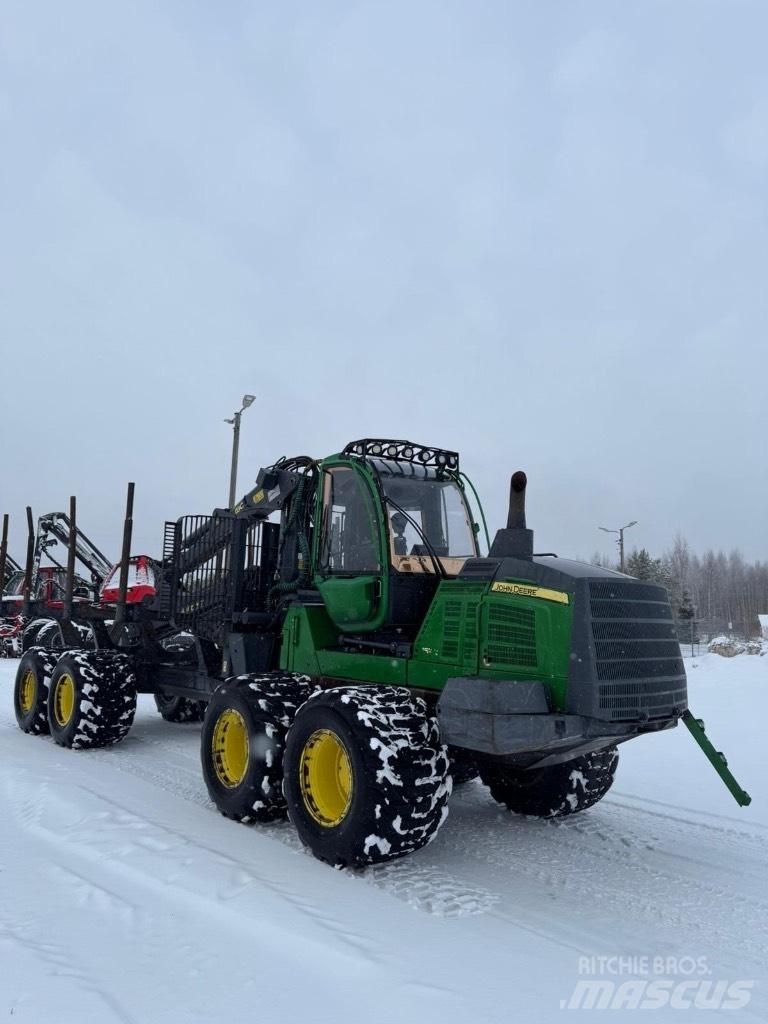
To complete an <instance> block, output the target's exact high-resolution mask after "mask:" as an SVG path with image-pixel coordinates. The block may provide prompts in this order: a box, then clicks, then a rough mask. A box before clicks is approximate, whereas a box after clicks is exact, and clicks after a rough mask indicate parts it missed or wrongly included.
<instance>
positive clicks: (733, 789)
mask: <svg viewBox="0 0 768 1024" xmlns="http://www.w3.org/2000/svg"><path fill="white" fill-rule="evenodd" d="M681 717H682V720H683V722H684V723H685V725H686V726H687V728H688V732H689V733H690V734H691V736H693V738H694V739H695V740H696V742H697V743H698V744H699V746H700V747H701V749H702V750H703V751H704V753H705V754H706V755H707V759H708V760H709V763H710V764H711V765H712V767H713V768H714V769H715V771H716V772H717V774H718V775H719V776H720V778H721V779H722V780H723V782H724V783H725V784H726V786H727V787H728V790H729V791H730V793H731V795H732V796H733V799H734V800H735V801H736V803H737V804H738V805H739V806H740V807H748V806H749V805H750V804H751V803H752V797H751V796H750V795H749V793H747V791H746V790H745V789H742V788H741V786H740V785H739V784H738V782H737V781H736V779H735V778H734V777H733V775H732V774H731V772H730V770H729V768H728V761H727V760H726V757H725V754H723V753H722V751H720V750H715V748H714V747H713V746H712V743H711V742H710V740H709V737H708V736H707V734H706V732H705V731H704V723H703V722H702V720H701V719H700V718H694V716H693V715H692V714H691V712H690V711H688V710H686V711H684V712H683V714H682V716H681Z"/></svg>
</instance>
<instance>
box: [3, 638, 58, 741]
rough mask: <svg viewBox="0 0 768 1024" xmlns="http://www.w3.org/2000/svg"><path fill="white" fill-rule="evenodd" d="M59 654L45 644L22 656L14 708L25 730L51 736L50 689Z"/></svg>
mask: <svg viewBox="0 0 768 1024" xmlns="http://www.w3.org/2000/svg"><path fill="white" fill-rule="evenodd" d="M55 665H56V657H55V656H54V655H52V654H51V653H50V651H46V650H43V648H42V647H33V648H32V649H31V650H28V651H27V652H26V653H25V654H24V655H23V656H22V659H21V662H20V663H19V667H18V669H17V671H16V682H15V685H14V688H13V710H14V711H15V712H16V721H17V722H18V723H19V728H20V729H21V730H22V731H23V732H28V733H32V734H33V735H38V736H39V735H43V736H45V735H47V734H48V732H49V731H50V730H49V728H48V690H49V688H50V685H51V675H52V674H53V670H54V667H55Z"/></svg>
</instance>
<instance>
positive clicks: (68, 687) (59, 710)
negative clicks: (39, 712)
mask: <svg viewBox="0 0 768 1024" xmlns="http://www.w3.org/2000/svg"><path fill="white" fill-rule="evenodd" d="M74 712H75V681H74V679H73V678H72V676H71V675H70V674H69V672H63V673H62V674H61V675H60V676H59V678H58V679H57V680H56V689H55V690H54V691H53V714H54V717H55V719H56V721H57V723H58V724H59V725H60V726H62V727H63V726H65V725H68V724H69V722H70V720H71V718H72V715H73V714H74Z"/></svg>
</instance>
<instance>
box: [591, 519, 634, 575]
mask: <svg viewBox="0 0 768 1024" xmlns="http://www.w3.org/2000/svg"><path fill="white" fill-rule="evenodd" d="M630 526H637V520H636V519H633V520H632V522H631V523H627V524H626V525H625V526H620V527H619V528H618V530H609V529H608V527H607V526H598V530H602V531H603V533H616V534H618V537H619V539H618V540H617V541H616V543H617V544H618V545H619V566H620V568H621V571H622V572H624V531H625V530H628V529H629V528H630Z"/></svg>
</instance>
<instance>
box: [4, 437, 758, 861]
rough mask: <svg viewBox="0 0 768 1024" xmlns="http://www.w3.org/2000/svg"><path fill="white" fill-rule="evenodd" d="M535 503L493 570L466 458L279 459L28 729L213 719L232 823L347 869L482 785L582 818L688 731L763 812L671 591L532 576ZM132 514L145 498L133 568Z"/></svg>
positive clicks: (178, 528) (414, 843) (177, 537)
mask: <svg viewBox="0 0 768 1024" xmlns="http://www.w3.org/2000/svg"><path fill="white" fill-rule="evenodd" d="M525 489H526V478H525V474H523V473H521V472H518V473H515V475H514V476H513V477H512V482H511V490H510V507H509V516H508V520H507V524H506V526H505V527H504V528H503V529H500V530H499V531H498V532H497V533H496V536H495V539H494V540H493V542H492V543H490V545H489V551H488V554H487V555H481V553H480V547H479V538H480V535H481V533H482V529H481V526H480V523H483V522H484V519H483V515H482V510H481V509H480V506H479V502H478V501H477V499H476V495H475V494H474V489H473V488H472V485H471V484H470V483H469V481H468V479H467V478H466V477H465V476H464V475H463V474H462V473H461V471H460V469H459V457H458V455H457V453H456V452H453V451H447V450H443V449H439V448H433V447H425V446H422V445H417V444H413V443H411V442H408V441H398V440H386V439H377V438H373V439H364V440H361V441H355V442H353V443H351V444H349V445H347V446H346V448H344V450H343V451H342V452H340V453H338V454H336V455H332V456H330V457H329V458H325V459H322V460H316V459H313V458H309V457H305V456H302V457H297V458H291V459H285V458H283V459H280V460H279V461H278V462H277V463H275V464H274V465H272V466H269V467H267V468H266V469H262V470H261V472H260V473H259V476H258V479H257V482H256V486H255V487H254V489H253V490H251V491H250V492H249V493H248V494H246V495H245V497H244V498H243V499H242V500H241V501H240V502H239V503H238V504H237V505H236V506H235V508H233V509H217V510H215V511H214V512H213V514H212V515H210V516H187V517H183V518H182V519H180V520H178V521H177V522H175V523H168V524H166V528H165V535H164V544H163V562H162V569H161V573H160V581H159V586H158V591H157V594H156V596H155V598H154V599H153V600H151V601H144V602H142V603H141V604H134V605H133V606H131V605H129V604H128V603H127V601H126V590H127V558H125V557H124V558H123V562H122V565H123V570H122V572H121V580H120V594H119V598H118V602H117V608H116V613H115V622H114V624H113V625H112V626H111V627H109V629H108V630H107V631H106V632H103V633H101V634H100V635H99V637H98V638H97V643H98V649H97V650H95V651H82V650H70V651H67V652H66V653H64V654H63V655H61V656H58V655H54V654H53V653H52V652H50V651H45V650H40V649H38V648H33V649H32V650H30V651H28V652H27V653H26V654H25V655H24V657H23V659H22V661H21V663H20V666H19V670H18V674H17V678H16V686H15V706H16V715H17V719H18V722H19V725H20V726H21V728H22V729H23V730H25V731H27V732H30V733H48V732H50V734H51V736H52V737H53V739H54V740H55V741H56V742H57V743H59V744H61V745H62V746H66V747H72V748H88V747H97V746H104V745H106V744H110V743H115V742H116V741H118V740H120V739H122V738H123V737H124V736H125V735H126V733H127V732H128V730H129V729H130V727H131V723H132V721H133V718H134V713H135V709H136V695H137V693H153V694H155V695H157V694H159V693H162V694H164V695H166V697H167V698H168V699H178V700H184V701H189V702H199V703H202V704H204V705H205V706H206V710H205V717H204V721H203V727H202V737H201V760H202V770H203V775H204V778H205V782H206V785H207V787H208V791H209V793H210V796H211V799H212V800H213V802H214V804H215V805H216V806H217V807H218V809H219V810H220V811H221V812H222V813H223V814H225V815H227V816H228V817H230V818H233V819H236V820H238V821H243V822H264V821H272V820H274V819H277V818H281V817H283V816H285V815H286V814H287V815H289V816H290V819H291V821H292V822H293V824H294V826H295V827H296V830H297V832H298V834H299V836H300V837H301V839H302V841H303V842H304V843H305V844H306V846H308V847H309V849H310V850H311V851H312V853H313V854H315V856H317V857H319V858H321V859H322V860H324V861H327V862H329V863H331V864H334V865H337V866H339V865H347V866H361V865H365V864H370V863H373V862H376V861H382V860H386V859H389V858H393V857H397V856H401V855H403V854H405V853H408V852H410V851H413V850H416V849H418V848H420V847H422V846H424V845H425V844H426V843H428V842H429V841H430V840H431V839H433V838H434V836H435V835H436V833H437V831H438V829H439V827H440V825H441V823H442V822H443V820H444V819H445V817H446V814H447V805H448V799H449V796H450V793H451V789H452V780H453V777H454V776H462V775H463V776H464V777H466V776H467V775H469V774H471V773H472V772H473V771H475V772H479V775H480V777H481V779H482V781H483V782H484V783H485V784H486V785H487V786H488V787H489V789H490V792H491V794H492V796H493V797H494V798H495V799H496V800H497V801H499V802H500V803H501V804H503V805H504V806H506V807H507V808H509V809H510V810H511V811H514V812H517V813H519V814H527V815H536V816H542V817H551V816H557V815H565V814H572V813H575V812H578V811H581V810H584V809H585V808H587V807H590V806H591V805H593V804H594V803H596V802H597V801H598V800H600V799H601V798H602V797H603V796H604V795H605V794H606V793H607V792H608V790H609V788H610V786H611V783H612V781H613V778H614V773H615V771H616V766H617V762H618V753H617V748H618V746H619V744H621V743H624V742H626V741H627V740H630V739H633V738H635V737H638V736H642V735H644V734H646V733H654V732H659V731H661V730H665V729H671V728H673V727H674V726H676V725H677V723H678V721H680V720H682V721H683V722H684V723H685V724H686V725H687V726H688V728H689V729H690V731H691V732H692V733H693V735H694V736H695V738H696V739H697V741H698V742H699V744H700V745H701V746H702V748H703V749H704V751H705V753H706V754H707V756H708V757H709V759H710V761H711V762H712V764H713V765H714V766H715V768H716V769H717V771H718V773H719V774H720V776H721V777H722V779H723V780H724V781H725V783H726V784H727V785H728V787H729V789H730V790H731V792H732V793H733V795H734V797H735V798H736V799H737V800H738V802H739V803H741V804H746V803H748V802H749V796H748V795H747V794H746V793H745V792H744V791H743V790H742V789H741V788H740V786H739V785H738V783H737V782H736V780H735V779H734V778H733V776H732V775H731V774H730V772H729V770H728V768H727V765H726V763H725V759H724V757H723V756H722V755H721V754H719V753H718V752H717V751H715V750H714V748H713V747H712V746H711V744H710V742H709V740H708V738H707V736H706V733H705V732H704V729H703V725H702V724H701V723H700V722H698V721H697V720H696V719H694V718H693V716H692V715H691V714H690V712H689V711H688V705H687V693H686V679H685V672H684V668H683V662H682V658H681V655H680V648H679V644H678V641H677V637H676V635H675V627H674V622H673V618H672V611H671V608H670V602H669V598H668V595H667V593H666V591H665V590H664V588H663V587H660V586H655V585H650V584H648V583H642V582H639V581H637V580H634V579H632V578H630V577H627V576H624V575H621V574H620V573H616V572H611V571H609V570H607V569H602V568H598V567H596V566H591V565H584V564H581V563H579V562H573V561H569V560H567V559H563V558H559V557H557V556H556V555H554V554H536V553H534V544H533V534H532V532H531V531H530V530H529V529H528V528H527V526H526V521H525V506H524V499H525ZM131 503H132V486H131V488H129V511H128V515H127V516H126V527H125V531H124V537H123V551H124V552H127V551H129V550H130V529H131V522H132V517H131ZM179 636H183V637H184V638H185V642H184V643H178V642H174V638H178V637H179Z"/></svg>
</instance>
